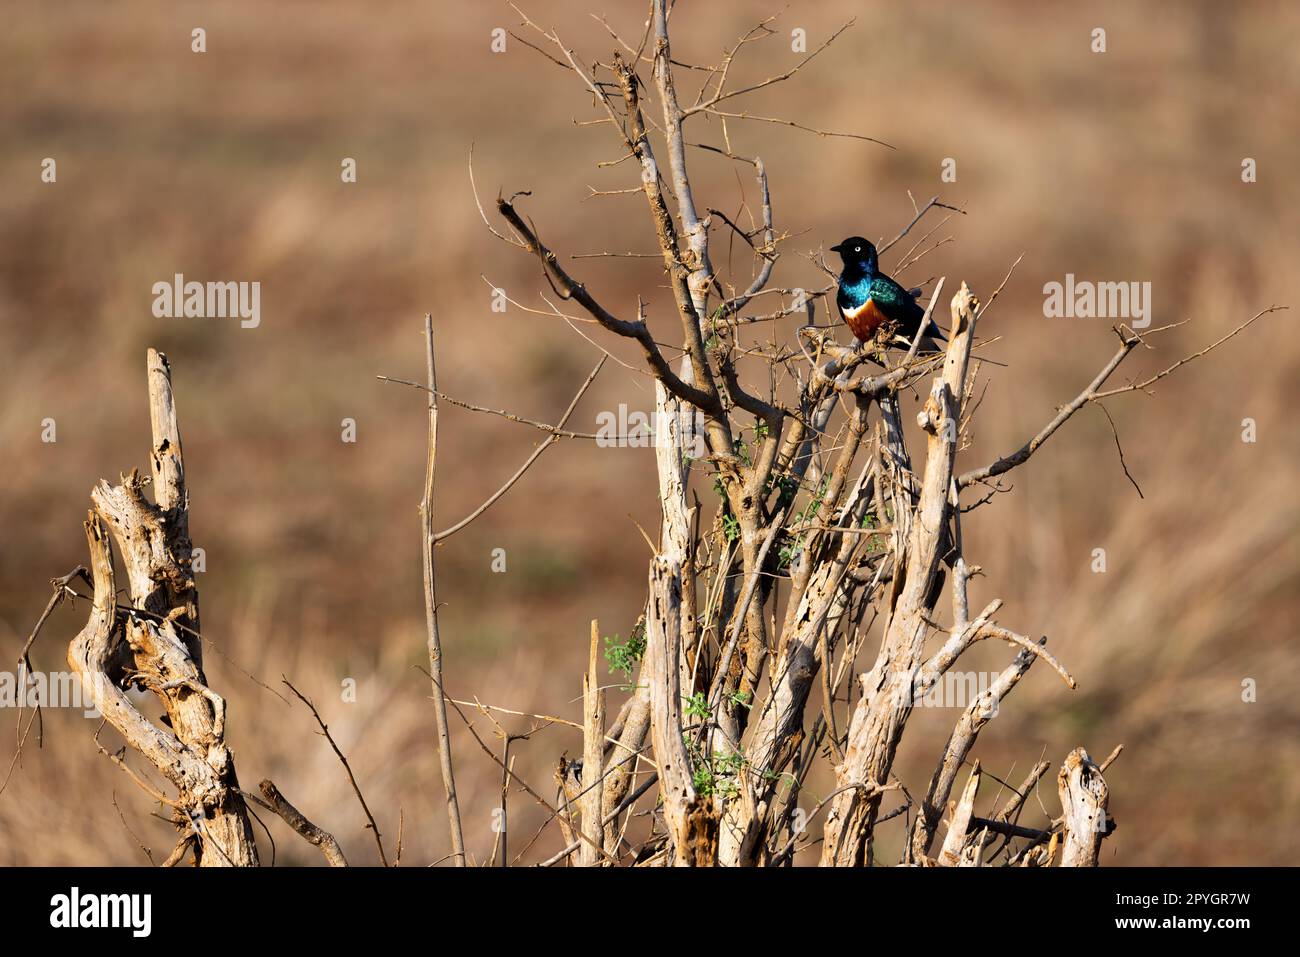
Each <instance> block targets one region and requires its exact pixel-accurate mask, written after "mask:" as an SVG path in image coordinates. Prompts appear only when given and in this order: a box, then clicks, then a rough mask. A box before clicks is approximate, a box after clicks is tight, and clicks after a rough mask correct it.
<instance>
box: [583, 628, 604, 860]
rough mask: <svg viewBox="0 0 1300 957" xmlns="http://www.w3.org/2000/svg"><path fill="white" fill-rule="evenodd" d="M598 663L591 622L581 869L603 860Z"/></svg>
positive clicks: (585, 679)
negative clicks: (583, 838) (583, 836)
mask: <svg viewBox="0 0 1300 957" xmlns="http://www.w3.org/2000/svg"><path fill="white" fill-rule="evenodd" d="M599 661H600V623H599V622H598V621H596V620H595V619H592V622H591V644H590V648H589V649H588V661H587V674H586V675H585V676H584V677H583V679H582V702H583V723H582V794H581V796H580V797H579V798H578V807H579V808H580V813H581V815H582V818H581V822H580V823H581V827H582V833H584V834H586V835H587V838H588V840H587V841H584V842H583V843H582V846H581V847H579V848H578V863H579V864H581V865H583V866H584V867H592V866H595V865H596V864H599V863H600V862H601V861H602V860H603V855H602V853H601V848H602V847H603V845H604V833H603V831H602V830H601V828H602V825H601V822H602V821H603V820H604V818H605V815H604V812H603V810H602V807H601V805H602V801H603V799H604V796H605V787H604V781H603V777H604V759H605V689H604V688H602V687H601V686H600V671H599Z"/></svg>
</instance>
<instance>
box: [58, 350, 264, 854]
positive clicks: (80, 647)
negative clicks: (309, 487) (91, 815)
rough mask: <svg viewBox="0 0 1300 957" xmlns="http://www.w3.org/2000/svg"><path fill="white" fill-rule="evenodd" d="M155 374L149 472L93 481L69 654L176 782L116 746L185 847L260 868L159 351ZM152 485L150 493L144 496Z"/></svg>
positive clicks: (120, 725) (108, 716)
mask: <svg viewBox="0 0 1300 957" xmlns="http://www.w3.org/2000/svg"><path fill="white" fill-rule="evenodd" d="M148 375H149V413H150V420H151V422H152V426H153V445H152V450H151V453H150V463H151V466H152V468H151V471H152V478H151V479H142V478H141V477H140V475H139V473H138V472H137V471H135V470H132V471H131V473H130V474H129V475H125V476H122V479H121V482H120V484H118V485H109V484H108V483H107V482H100V483H99V485H97V486H96V487H95V488H94V489H92V490H91V493H90V498H91V509H90V514H89V517H88V518H87V520H86V523H85V527H86V542H87V545H88V546H89V548H90V575H91V579H92V581H93V582H94V589H95V592H94V604H93V607H92V609H91V612H90V620H89V621H88V622H87V623H86V627H85V628H83V629H82V630H81V633H80V634H78V635H77V637H76V638H74V639H73V640H72V643H71V645H70V646H69V647H68V663H69V664H70V665H71V666H72V668H73V670H74V671H75V672H77V674H78V675H80V677H81V682H82V687H83V688H84V689H85V692H86V694H87V696H88V698H89V699H90V700H91V701H92V702H93V703H94V705H95V707H96V708H97V709H98V710H99V711H100V712H101V713H102V714H103V715H104V720H105V721H107V722H108V723H109V724H111V725H112V726H113V727H114V728H115V729H117V731H118V733H119V734H121V736H122V738H123V739H124V740H125V741H126V743H127V745H129V746H130V747H131V748H133V749H134V750H135V751H137V752H139V753H140V754H141V755H143V756H144V757H145V758H146V759H148V760H149V762H150V763H152V764H153V766H154V767H155V768H156V769H157V771H158V773H159V774H161V775H162V776H163V778H164V779H166V780H167V782H168V783H170V784H171V785H172V786H173V787H174V788H175V789H176V792H177V793H176V797H175V798H171V797H168V796H166V795H164V794H162V793H161V792H159V791H157V790H156V789H154V788H153V787H152V786H150V785H149V784H148V783H147V782H146V781H145V780H144V779H143V778H141V777H140V776H138V775H137V774H136V773H135V772H134V771H133V770H131V768H130V767H129V765H128V764H127V763H126V761H125V760H124V758H123V757H122V756H121V755H120V754H114V755H110V757H111V758H112V759H113V760H114V762H115V763H117V764H118V765H119V766H120V767H121V768H122V769H123V770H125V771H126V772H127V774H129V775H130V776H131V777H132V778H133V779H134V780H135V781H136V783H137V784H139V785H140V786H141V787H142V788H144V789H145V790H146V791H147V792H149V793H150V795H151V796H152V797H154V798H155V799H156V800H158V801H160V802H161V803H163V804H165V805H167V806H168V807H170V808H172V811H173V820H174V821H175V823H176V826H177V828H178V829H179V830H180V831H181V833H182V837H181V843H180V845H179V846H178V851H180V852H182V853H183V850H184V848H185V847H186V845H192V847H193V852H194V858H195V861H196V862H197V863H198V864H200V865H202V866H207V867H244V866H255V865H256V864H257V863H258V858H257V846H256V844H255V843H254V840H253V832H252V828H251V826H250V824H249V818H248V810H247V808H246V806H245V804H244V799H243V796H242V794H241V792H240V789H239V780H238V778H237V777H236V775H235V762H234V758H233V757H232V755H231V753H230V750H229V749H228V748H227V746H226V741H225V720H226V705H225V701H224V700H223V699H222V697H221V696H220V695H218V694H217V693H216V692H215V691H213V690H212V689H211V688H210V687H209V686H208V684H207V679H206V677H205V676H204V674H203V644H202V640H201V632H200V631H199V598H198V591H197V589H196V588H195V586H194V572H193V569H192V566H191V552H192V547H191V543H190V533H189V494H188V491H187V489H186V485H185V460H184V457H183V455H182V452H181V434H180V427H179V425H178V423H177V419H176V406H175V403H174V401H173V398H172V383H171V368H170V366H168V364H167V357H166V356H164V355H163V354H162V353H161V352H157V351H155V350H153V349H150V350H149V356H148ZM148 484H152V485H153V490H154V499H155V501H153V502H150V501H149V500H148V499H147V498H146V497H145V495H144V489H145V486H146V485H148ZM113 543H116V551H117V553H118V555H120V557H121V560H122V565H123V567H124V569H125V571H126V576H127V595H128V596H129V600H128V601H127V602H125V603H124V602H122V601H120V600H119V598H118V594H117V583H116V577H115V574H114V568H113V552H114V547H113ZM132 687H135V688H140V689H143V690H146V691H151V692H153V693H154V694H155V695H156V696H157V697H158V700H159V701H160V702H161V704H162V706H163V710H164V712H165V718H164V720H163V723H162V726H159V725H157V724H154V723H153V722H151V721H150V720H149V719H148V718H146V717H145V716H144V715H143V714H141V713H140V711H139V709H137V708H136V706H135V704H134V703H133V702H132V701H131V699H130V697H129V696H128V695H127V693H126V689H128V688H132ZM97 739H98V736H97ZM101 750H104V749H103V748H102V747H101ZM105 753H106V754H107V753H108V752H107V751H105Z"/></svg>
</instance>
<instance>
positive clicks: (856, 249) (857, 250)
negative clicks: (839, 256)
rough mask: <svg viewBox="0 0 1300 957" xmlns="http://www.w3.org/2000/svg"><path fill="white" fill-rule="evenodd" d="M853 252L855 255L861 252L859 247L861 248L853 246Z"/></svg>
mask: <svg viewBox="0 0 1300 957" xmlns="http://www.w3.org/2000/svg"><path fill="white" fill-rule="evenodd" d="M853 251H854V252H855V253H860V252H862V247H861V246H854V247H853Z"/></svg>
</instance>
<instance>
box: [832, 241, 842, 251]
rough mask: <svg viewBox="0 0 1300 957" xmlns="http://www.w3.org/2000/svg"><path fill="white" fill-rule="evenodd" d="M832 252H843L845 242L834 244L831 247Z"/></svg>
mask: <svg viewBox="0 0 1300 957" xmlns="http://www.w3.org/2000/svg"><path fill="white" fill-rule="evenodd" d="M831 252H833V253H842V252H844V244H843V243H836V244H835V245H834V246H832V247H831Z"/></svg>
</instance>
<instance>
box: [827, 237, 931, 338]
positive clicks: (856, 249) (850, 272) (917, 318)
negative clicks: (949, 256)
mask: <svg viewBox="0 0 1300 957" xmlns="http://www.w3.org/2000/svg"><path fill="white" fill-rule="evenodd" d="M831 252H836V253H839V254H840V258H841V259H843V260H844V269H843V271H842V272H841V273H840V278H839V284H840V291H839V294H838V295H837V296H836V297H835V304H836V305H838V306H839V308H840V315H841V316H842V317H843V318H844V321H845V322H846V323H847V324H848V327H849V329H850V330H851V331H852V333H853V334H854V335H855V336H857V337H858V338H859V339H861V340H862V341H863V342H870V341H871V340H872V339H874V338H875V336H876V333H877V332H878V331H879V330H880V328H881V326H884V325H886V324H892V326H893V336H892V338H891V339H890V340H889V342H888V343H887V344H888V345H890V346H893V347H896V348H903V349H907V348H910V347H911V345H912V340H913V339H914V338H915V337H916V330H917V329H919V328H920V324H921V320H922V319H923V318H925V310H924V309H922V308H921V306H920V304H918V303H917V301H916V299H915V298H913V295H912V293H910V292H908V290H906V289H904V288H903V287H902V286H900V285H899V284H898V283H896V282H894V280H892V279H890V278H889V277H888V276H886V275H885V274H884V273H882V272H881V271H880V269H879V267H878V266H877V264H876V247H875V246H873V245H872V244H871V243H870V242H869V241H868V240H865V239H863V238H862V237H861V236H850V237H849V238H848V239H846V240H844V242H842V243H840V244H839V245H838V246H832V247H831ZM935 339H938V340H940V341H942V342H947V341H948V340H947V339H945V338H944V335H943V332H942V331H941V330H940V329H939V327H938V326H936V325H935V324H934V322H933V321H931V322H930V324H929V326H927V327H926V330H925V335H924V336H922V337H921V345H920V347H919V349H918V351H919V352H941V351H942V350H941V349H940V348H939V345H938V343H936V342H935V341H934V340H935Z"/></svg>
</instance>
